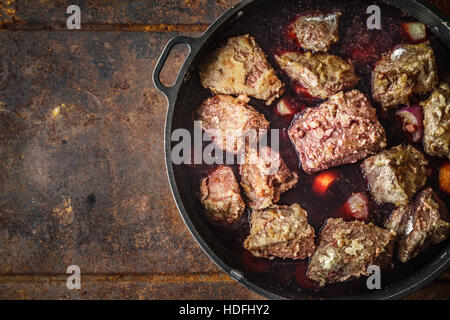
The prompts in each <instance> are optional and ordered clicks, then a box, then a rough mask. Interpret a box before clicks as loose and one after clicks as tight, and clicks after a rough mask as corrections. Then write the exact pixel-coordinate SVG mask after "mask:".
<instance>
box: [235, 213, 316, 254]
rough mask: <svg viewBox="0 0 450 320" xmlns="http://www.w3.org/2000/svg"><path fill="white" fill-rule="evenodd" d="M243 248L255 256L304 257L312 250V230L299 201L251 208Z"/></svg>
mask: <svg viewBox="0 0 450 320" xmlns="http://www.w3.org/2000/svg"><path fill="white" fill-rule="evenodd" d="M250 225H251V228H250V235H249V236H248V237H247V239H246V240H245V242H244V247H245V248H246V249H247V250H249V251H250V252H251V253H252V254H253V255H254V256H256V257H264V258H269V259H273V258H274V257H280V258H290V259H305V258H307V257H310V256H311V255H312V254H313V252H314V229H313V228H312V227H311V226H310V225H309V224H308V219H307V213H306V211H305V210H304V209H302V208H301V207H300V206H299V205H298V204H293V205H291V206H290V207H289V206H278V205H274V206H272V207H270V208H267V209H264V210H259V211H254V212H252V214H251V218H250Z"/></svg>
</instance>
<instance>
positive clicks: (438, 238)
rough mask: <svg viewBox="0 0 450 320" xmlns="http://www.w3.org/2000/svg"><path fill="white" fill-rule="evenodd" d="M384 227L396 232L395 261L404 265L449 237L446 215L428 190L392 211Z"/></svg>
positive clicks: (449, 223)
mask: <svg viewBox="0 0 450 320" xmlns="http://www.w3.org/2000/svg"><path fill="white" fill-rule="evenodd" d="M385 226H386V228H387V229H390V230H394V231H395V232H396V233H397V242H398V245H397V258H398V260H400V261H401V262H407V261H409V260H410V259H412V258H414V257H416V256H417V255H418V254H420V253H422V252H423V251H424V250H426V249H427V248H428V247H430V246H432V245H434V244H438V243H440V242H442V241H444V240H446V239H447V238H448V237H449V236H450V215H449V212H448V208H447V207H446V205H445V203H444V202H443V201H442V199H440V198H439V196H438V195H437V194H436V193H435V192H434V191H433V189H432V188H430V187H428V188H426V189H425V190H424V191H422V192H420V193H419V194H418V195H417V197H416V199H415V200H414V201H413V202H412V203H410V204H407V205H406V206H402V207H399V208H397V209H395V210H394V211H393V212H392V213H391V216H390V217H389V219H388V221H387V222H386V225H385Z"/></svg>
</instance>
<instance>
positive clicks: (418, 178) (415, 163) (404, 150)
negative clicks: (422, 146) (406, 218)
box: [362, 145, 428, 206]
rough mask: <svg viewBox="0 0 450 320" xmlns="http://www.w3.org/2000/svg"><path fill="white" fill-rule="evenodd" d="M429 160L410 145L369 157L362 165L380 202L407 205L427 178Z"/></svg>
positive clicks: (374, 195) (374, 194) (373, 194)
mask: <svg viewBox="0 0 450 320" xmlns="http://www.w3.org/2000/svg"><path fill="white" fill-rule="evenodd" d="M427 165H428V161H427V160H426V159H425V157H424V155H423V154H422V153H421V152H420V151H418V150H417V149H415V148H414V147H412V146H410V145H408V146H406V147H405V146H402V145H399V146H396V147H393V148H391V149H389V150H385V151H383V152H381V153H379V154H377V155H374V156H372V157H370V158H367V159H366V160H365V161H364V163H363V164H362V168H363V170H364V171H365V174H366V176H367V180H368V182H369V186H370V192H371V193H372V196H373V197H374V198H375V200H376V201H377V202H378V203H381V202H389V203H393V204H395V205H396V206H400V205H405V204H407V203H408V202H409V200H411V199H412V197H413V196H414V195H415V194H416V192H417V190H419V189H420V188H422V187H423V186H424V185H425V183H426V181H427Z"/></svg>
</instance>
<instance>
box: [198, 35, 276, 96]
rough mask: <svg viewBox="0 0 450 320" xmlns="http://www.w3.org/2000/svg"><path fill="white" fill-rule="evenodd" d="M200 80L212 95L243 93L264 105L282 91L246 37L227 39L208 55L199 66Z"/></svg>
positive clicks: (251, 41) (270, 69)
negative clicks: (264, 102) (262, 101)
mask: <svg viewBox="0 0 450 320" xmlns="http://www.w3.org/2000/svg"><path fill="white" fill-rule="evenodd" d="M200 80H201V83H202V86H203V87H205V88H209V89H211V90H212V91H213V92H214V93H216V94H217V93H222V94H232V95H240V94H245V95H248V96H251V97H254V98H257V99H261V100H265V101H266V104H271V103H272V102H273V101H274V100H275V99H276V98H278V97H280V96H281V95H282V94H283V92H284V86H283V83H282V82H281V81H280V79H278V77H277V75H276V72H275V70H274V69H273V68H272V67H271V66H270V65H269V62H268V61H267V58H266V56H265V54H264V52H263V51H262V50H261V48H260V47H259V46H258V44H257V43H256V41H255V39H254V38H253V37H252V36H251V35H249V34H246V35H243V36H238V37H233V38H230V39H228V41H227V42H226V43H225V44H224V45H222V46H220V47H219V48H218V49H216V50H215V51H214V52H212V53H211V54H210V55H209V56H208V58H207V59H206V61H205V62H204V63H203V64H202V65H201V67H200Z"/></svg>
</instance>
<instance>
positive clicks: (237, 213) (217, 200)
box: [200, 166, 245, 223]
mask: <svg viewBox="0 0 450 320" xmlns="http://www.w3.org/2000/svg"><path fill="white" fill-rule="evenodd" d="M200 201H201V203H202V205H203V207H204V208H205V211H206V213H207V214H208V216H209V217H210V218H211V219H212V220H215V221H220V222H228V223H232V222H234V221H236V220H238V219H239V218H240V217H241V215H242V213H243V212H244V210H245V203H244V201H243V200H242V197H241V192H240V189H239V184H238V182H237V180H236V177H235V175H234V173H233V170H232V169H231V168H230V167H227V166H219V167H217V168H216V169H214V170H213V172H211V173H210V174H209V175H208V176H207V177H206V178H204V179H203V180H202V181H201V183H200Z"/></svg>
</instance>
